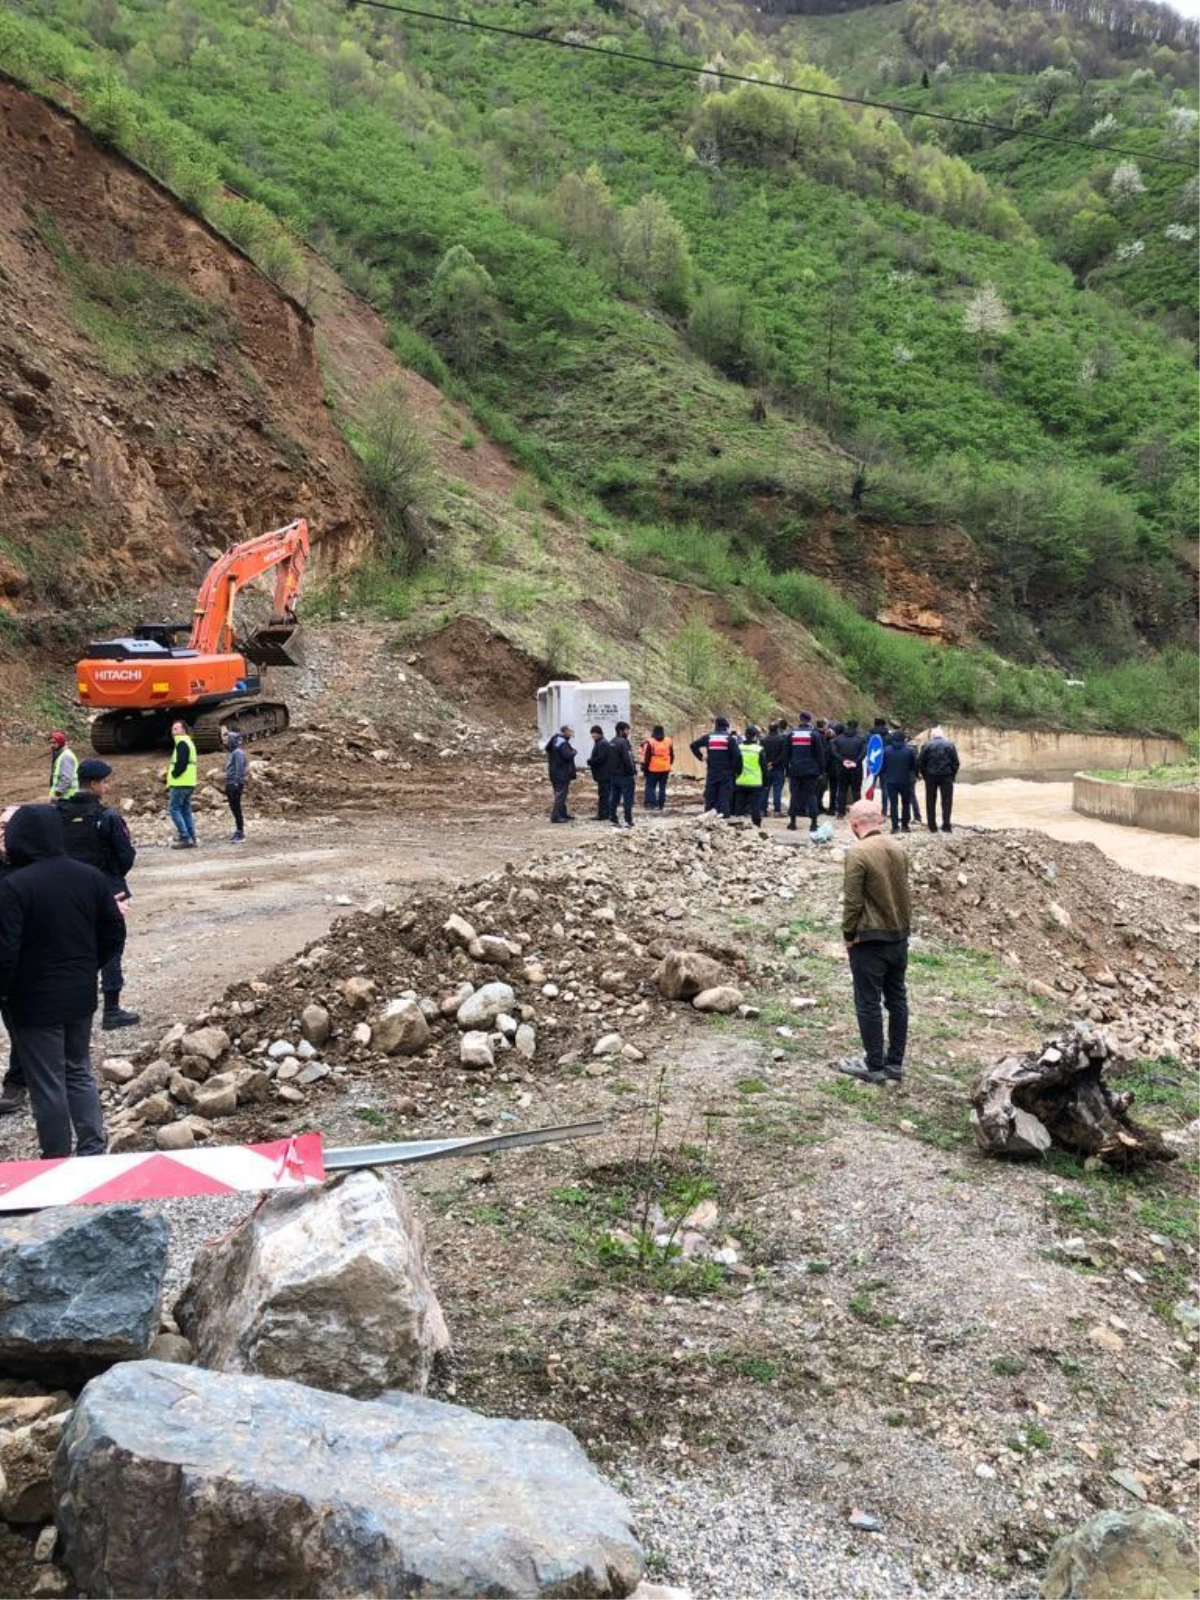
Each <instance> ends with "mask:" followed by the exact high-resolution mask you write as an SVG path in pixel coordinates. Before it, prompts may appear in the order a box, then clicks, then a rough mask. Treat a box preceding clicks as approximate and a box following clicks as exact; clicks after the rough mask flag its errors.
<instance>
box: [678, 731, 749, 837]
mask: <svg viewBox="0 0 1200 1600" xmlns="http://www.w3.org/2000/svg"><path fill="white" fill-rule="evenodd" d="M689 748H690V749H691V752H692V754H693V755H694V756H695V758H696V760H697V761H703V762H704V765H705V778H704V809H705V811H719V812H720V814H721V815H722V816H723V817H727V816H729V814H730V812H731V811H732V810H733V783H734V779H735V778H736V777H737V775H738V773H739V772H741V770H742V751H741V746H740V745H739V744H738V741H737V738H736V736H735V735H734V734H732V733H730V731H729V718H728V717H717V718H715V719H714V721H713V726H712V732H711V733H702V734H701V735H700V737H699V738H698V739H693V740H692V742H691V745H690V747H689Z"/></svg>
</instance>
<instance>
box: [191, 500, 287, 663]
mask: <svg viewBox="0 0 1200 1600" xmlns="http://www.w3.org/2000/svg"><path fill="white" fill-rule="evenodd" d="M307 560H308V523H307V522H306V521H305V520H304V518H303V517H301V518H300V519H299V520H298V521H296V522H289V523H288V525H287V527H286V528H276V529H275V531H274V532H273V533H263V534H260V535H259V537H258V538H257V539H247V540H246V541H245V543H244V544H235V545H233V546H231V547H230V549H228V550H226V552H225V554H224V555H223V556H221V557H220V558H219V559H218V560H217V561H215V562H214V563H213V565H212V567H211V568H210V570H209V573H208V576H207V577H206V578H205V580H204V582H203V584H202V585H201V586H200V593H199V594H198V595H197V596H196V609H195V611H194V613H193V615H192V631H191V636H190V638H189V639H188V645H189V648H191V649H192V650H195V651H198V652H199V653H200V654H201V655H227V654H230V653H231V652H232V651H233V650H234V648H235V645H234V637H233V611H234V602H235V600H236V599H237V596H238V594H239V592H240V591H241V590H242V589H244V588H245V586H246V585H247V584H248V583H251V582H252V581H253V580H254V579H255V578H258V577H261V576H262V574H263V573H264V572H270V571H271V570H272V569H273V568H276V567H277V568H278V569H279V571H278V572H277V574H276V577H275V596H274V606H273V610H272V614H271V626H270V627H268V628H265V629H261V630H260V631H259V634H258V645H259V648H258V649H257V650H256V649H255V647H254V645H253V644H247V645H246V646H245V652H246V654H247V655H248V656H251V657H252V659H257V660H259V661H262V662H264V663H265V664H268V665H270V664H282V662H283V661H286V660H288V659H289V658H288V656H287V654H286V647H287V644H288V642H289V639H290V637H291V636H292V634H293V633H294V631H295V628H296V610H295V607H296V596H297V594H298V593H299V590H300V581H301V579H302V577H303V575H304V566H305V563H306V562H307Z"/></svg>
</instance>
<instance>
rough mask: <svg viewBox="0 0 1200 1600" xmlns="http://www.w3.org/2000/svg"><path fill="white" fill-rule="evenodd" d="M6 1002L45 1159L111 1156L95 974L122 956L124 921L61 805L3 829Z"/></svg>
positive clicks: (0, 938)
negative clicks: (73, 854)
mask: <svg viewBox="0 0 1200 1600" xmlns="http://www.w3.org/2000/svg"><path fill="white" fill-rule="evenodd" d="M4 836H5V846H6V849H7V852H8V859H9V861H10V862H11V863H12V866H13V868H14V869H15V870H14V871H13V872H11V873H10V874H9V876H8V877H7V878H5V880H4V882H3V883H0V1004H2V1005H3V1007H4V1013H5V1016H6V1017H7V1018H8V1019H9V1024H10V1027H11V1030H12V1037H13V1042H14V1043H15V1044H16V1046H17V1049H18V1052H19V1054H20V1060H21V1068H22V1070H23V1072H24V1074H25V1079H26V1082H27V1084H28V1087H29V1098H30V1100H31V1102H32V1105H33V1115H34V1121H35V1122H36V1124H37V1131H38V1141H39V1143H40V1145H41V1150H42V1155H43V1157H44V1158H45V1159H47V1160H50V1159H53V1158H55V1157H61V1156H69V1155H70V1154H71V1135H72V1130H74V1135H75V1153H76V1154H77V1155H81V1156H90V1155H102V1154H103V1153H104V1149H105V1145H106V1142H107V1141H106V1137H105V1132H104V1118H103V1116H102V1114H101V1111H100V1096H99V1094H98V1092H97V1090H96V1080H95V1078H94V1077H93V1076H92V1062H91V1054H90V1041H91V1032H92V1015H93V1013H94V1012H95V1009H96V974H97V973H98V972H99V971H100V969H101V968H102V967H103V966H104V965H105V964H106V962H108V961H110V960H111V959H112V958H113V956H115V955H119V954H120V952H121V949H122V948H123V946H124V943H125V919H124V918H123V917H122V916H121V913H120V912H119V911H118V910H117V903H116V901H115V900H114V899H113V893H112V890H111V888H110V887H109V885H108V881H107V879H106V878H105V877H104V874H103V873H101V872H98V871H97V870H96V868H95V867H89V866H85V865H84V863H83V862H82V861H72V860H71V859H70V858H69V857H68V855H67V853H66V849H65V847H64V845H63V839H62V822H61V820H60V819H59V815H58V811H57V809H56V808H55V807H54V806H21V807H20V808H19V809H18V810H17V812H16V813H15V814H14V816H13V817H12V818H11V820H10V821H9V823H8V824H7V826H6V828H5V830H4Z"/></svg>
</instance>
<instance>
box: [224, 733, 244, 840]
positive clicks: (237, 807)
mask: <svg viewBox="0 0 1200 1600" xmlns="http://www.w3.org/2000/svg"><path fill="white" fill-rule="evenodd" d="M221 743H222V744H223V745H224V746H225V749H226V752H227V754H226V756H225V801H226V804H227V805H228V806H229V811H230V814H231V816H232V817H233V832H232V833H231V834H230V835H229V842H230V844H243V843H244V842H245V838H246V819H245V816H244V815H243V813H242V793H243V791H244V790H245V787H246V776H247V774H248V773H249V771H250V761H249V758H248V757H247V755H246V752H245V751H244V750H243V749H242V736H241V734H240V733H234V732H233V730H232V729H231V728H222V730H221Z"/></svg>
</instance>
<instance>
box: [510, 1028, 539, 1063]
mask: <svg viewBox="0 0 1200 1600" xmlns="http://www.w3.org/2000/svg"><path fill="white" fill-rule="evenodd" d="M513 1043H514V1045H515V1047H516V1052H517V1054H518V1055H519V1056H520V1058H521V1060H522V1061H532V1060H533V1058H534V1056H536V1055H537V1031H536V1030H535V1028H534V1026H533V1024H532V1023H531V1022H522V1023H521V1025H520V1027H519V1028H518V1029H517V1036H516V1038H515V1040H514V1041H513Z"/></svg>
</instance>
